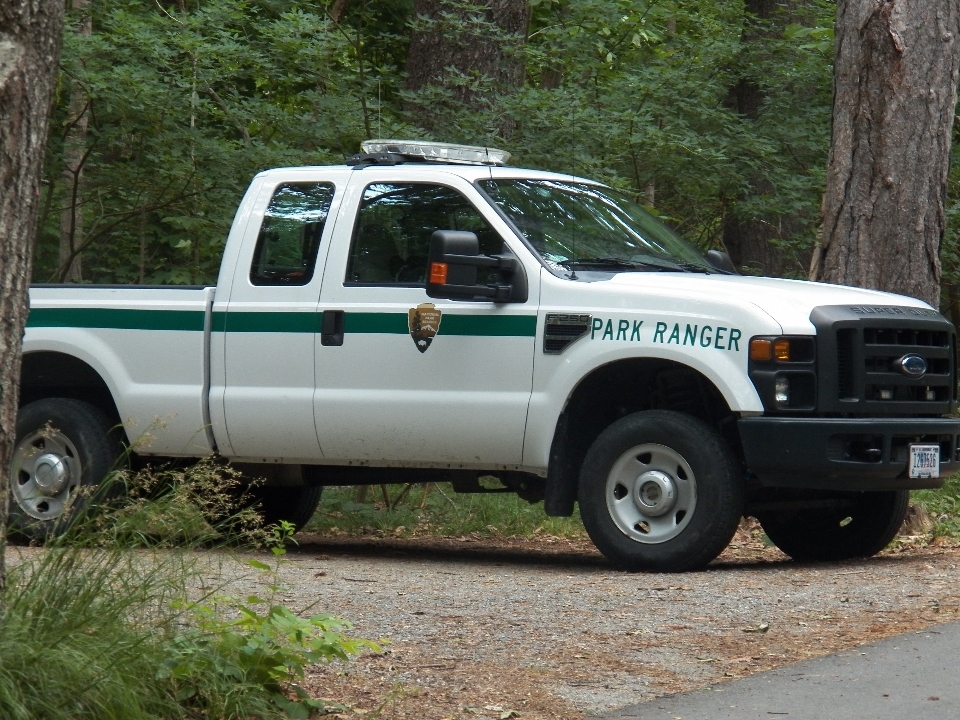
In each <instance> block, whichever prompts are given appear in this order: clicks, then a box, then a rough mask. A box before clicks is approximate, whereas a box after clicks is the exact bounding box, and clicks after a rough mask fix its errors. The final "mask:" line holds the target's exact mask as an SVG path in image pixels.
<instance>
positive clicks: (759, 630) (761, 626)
mask: <svg viewBox="0 0 960 720" xmlns="http://www.w3.org/2000/svg"><path fill="white" fill-rule="evenodd" d="M769 629H770V625H769V623H760V624H759V625H757V626H756V627H747V628H742V630H743V632H746V633H765V632H766V631H767V630H769Z"/></svg>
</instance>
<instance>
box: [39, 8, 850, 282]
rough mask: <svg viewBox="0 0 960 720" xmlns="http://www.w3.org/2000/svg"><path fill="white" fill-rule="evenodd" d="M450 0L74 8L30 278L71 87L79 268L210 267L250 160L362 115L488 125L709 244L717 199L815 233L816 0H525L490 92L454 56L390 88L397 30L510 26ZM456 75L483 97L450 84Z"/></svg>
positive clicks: (280, 155)
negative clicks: (739, 95)
mask: <svg viewBox="0 0 960 720" xmlns="http://www.w3.org/2000/svg"><path fill="white" fill-rule="evenodd" d="M448 4H449V5H450V8H448V10H449V12H446V13H444V14H441V16H439V18H437V19H434V20H428V19H426V18H424V17H418V16H415V15H414V13H413V4H412V2H410V1H409V0H389V1H388V2H383V3H347V4H346V6H345V7H346V11H345V13H344V15H343V16H342V17H338V18H336V19H334V18H332V17H331V15H330V13H331V10H332V7H333V3H332V2H324V1H320V0H307V1H306V2H297V3H294V2H293V1H292V0H241V1H240V2H236V1H235V0H210V2H205V3H193V2H186V3H180V4H178V5H176V6H174V5H170V6H167V5H164V4H163V3H160V4H158V3H141V2H135V1H134V0H103V1H102V2H97V3H93V4H92V5H91V7H92V8H93V9H92V12H93V17H92V20H93V31H92V33H91V34H90V35H84V33H83V32H82V31H81V24H80V17H79V15H78V14H77V13H76V12H75V11H74V12H73V13H72V15H71V24H70V27H69V29H68V32H67V36H66V39H65V45H64V53H63V66H64V71H63V73H62V76H61V82H60V89H59V94H58V98H57V104H56V109H55V113H54V122H53V125H52V127H53V132H52V135H51V140H50V144H49V158H48V162H47V179H46V186H45V193H46V195H45V203H44V208H45V212H44V214H43V219H42V232H41V234H40V237H39V239H38V245H37V253H36V266H35V267H36V270H35V279H36V280H38V281H47V280H50V279H55V278H56V277H57V265H58V257H57V247H58V236H59V218H60V212H59V210H60V208H61V207H62V206H64V205H66V204H69V202H70V198H71V197H72V190H73V188H72V186H71V185H70V184H69V183H66V182H65V181H64V179H63V177H62V172H61V168H62V160H63V149H64V147H63V144H64V139H65V138H66V137H67V134H68V132H69V130H70V129H71V128H72V127H73V126H74V123H75V121H76V117H72V116H71V110H70V107H71V99H72V98H74V97H75V96H76V97H81V98H86V99H87V100H88V101H89V104H88V106H87V117H88V118H89V121H90V126H89V130H88V133H87V137H86V140H85V150H86V151H87V153H88V155H87V157H86V161H85V165H84V176H83V184H82V186H81V192H80V194H79V196H78V197H79V199H80V201H81V203H82V208H83V232H84V242H85V243H89V245H88V246H87V251H86V253H85V255H84V257H85V265H84V280H85V281H88V282H141V283H200V282H203V283H208V282H212V281H213V280H214V279H215V277H216V273H217V269H218V265H219V258H220V253H221V251H222V249H223V246H224V243H225V240H226V235H227V231H228V229H229V227H230V223H231V220H232V218H233V214H234V212H235V209H236V207H237V204H238V202H239V200H240V198H241V196H242V194H243V191H244V189H245V187H246V185H247V184H248V182H249V180H250V178H251V177H252V175H254V174H255V173H256V172H258V171H260V170H262V169H265V168H267V167H276V166H284V165H302V164H324V163H331V162H340V161H342V159H343V158H344V157H346V156H348V155H350V154H352V153H354V152H356V151H357V150H358V149H359V147H358V146H359V142H360V141H361V140H362V139H364V138H366V137H371V136H376V135H379V136H421V137H427V136H431V137H433V138H434V139H439V140H447V141H462V142H468V143H471V144H482V143H488V144H496V145H498V146H503V147H506V148H507V149H509V150H511V152H513V154H514V156H515V162H516V163H517V164H519V165H525V166H529V167H535V168H543V169H551V170H557V171H560V172H570V173H576V174H580V175H588V176H592V177H597V178H599V179H603V180H606V181H608V182H610V183H612V184H614V185H616V186H619V187H622V188H624V189H626V190H628V191H630V192H632V193H633V194H634V195H635V196H643V197H647V198H649V197H651V196H655V201H654V202H655V209H656V211H657V212H658V213H659V214H660V215H662V216H663V217H665V218H667V219H669V220H671V221H673V222H674V223H675V224H676V225H677V226H678V227H679V229H680V230H681V231H682V232H683V233H684V234H685V235H686V236H688V237H689V238H691V239H692V240H694V241H696V242H698V243H699V244H700V245H701V246H702V247H711V246H719V245H721V244H722V227H723V222H724V218H725V217H727V216H730V215H733V216H735V217H737V218H740V219H742V220H750V219H759V220H760V221H762V222H765V223H767V224H768V225H769V226H770V227H773V228H776V227H777V225H778V222H779V219H781V218H790V219H791V220H792V221H793V222H794V224H796V223H799V224H800V225H801V227H802V230H801V231H800V232H799V233H793V232H791V233H781V234H780V235H779V236H777V233H774V235H775V236H776V237H775V240H774V241H775V242H778V243H780V244H782V245H783V246H784V247H785V248H786V249H788V250H790V251H791V252H798V253H799V252H802V251H803V250H804V249H805V248H809V247H810V246H811V245H812V243H813V240H814V237H815V234H816V224H817V222H818V208H819V196H820V193H821V191H822V187H823V182H824V167H825V164H826V152H827V149H828V142H829V112H830V86H831V67H830V53H829V52H828V51H827V44H829V42H830V30H829V28H830V26H832V14H833V12H834V5H833V4H832V3H831V2H828V0H810V2H809V3H806V4H805V14H806V19H804V20H803V21H802V22H800V21H794V22H792V23H790V24H784V23H779V24H777V23H773V22H771V21H764V22H761V21H758V20H756V19H754V18H751V17H749V16H747V15H746V14H745V13H744V10H743V6H742V4H741V3H717V2H715V1H714V0H616V1H615V2H607V1H606V0H604V1H603V2H601V0H537V1H536V2H533V3H531V11H532V16H531V21H530V28H529V33H528V37H527V41H526V43H525V44H523V46H522V47H519V48H515V49H514V51H513V52H516V53H519V55H520V58H521V59H522V61H523V63H524V65H525V67H526V81H525V83H524V85H523V87H520V88H517V89H516V90H515V91H513V92H509V93H505V92H504V89H503V88H499V87H497V85H496V83H495V82H494V79H492V78H487V77H484V76H481V75H477V74H468V75H463V74H462V73H460V74H458V73H456V72H454V71H453V70H452V69H451V71H450V77H448V78H447V79H446V80H445V81H444V82H441V83H438V84H436V85H434V86H431V87H428V88H425V89H423V90H421V91H418V92H414V93H410V92H406V91H403V90H401V88H402V86H403V75H402V70H403V66H404V64H405V62H406V48H407V46H408V44H409V38H410V36H411V34H412V33H413V32H416V31H424V30H426V29H429V28H428V27H427V26H428V25H429V24H430V23H431V22H432V23H433V24H434V25H436V24H437V23H440V24H441V25H443V27H444V28H445V29H446V30H449V31H450V32H454V31H455V32H457V33H459V34H465V36H469V37H470V38H473V39H474V41H475V43H474V44H478V43H483V42H494V43H500V44H502V43H503V42H506V40H507V39H506V38H504V37H502V32H501V31H500V30H499V28H497V27H496V26H495V25H494V24H493V23H491V22H489V21H488V20H485V19H484V17H483V16H482V14H480V13H479V12H472V13H471V12H468V11H469V10H470V8H471V7H472V6H471V5H470V4H469V3H464V2H462V1H461V0H449V2H448ZM451 8H452V9H451ZM454 10H455V11H456V12H454ZM447 26H450V27H447ZM784 27H785V28H786V30H783V28H784ZM778 28H779V29H778ZM511 43H512V41H511ZM738 83H750V84H752V85H753V86H756V87H757V88H758V89H759V91H761V92H762V96H763V101H762V104H761V106H760V108H759V111H758V113H757V114H756V117H747V116H745V115H742V114H740V113H738V112H737V111H736V109H735V108H734V106H733V104H732V102H731V97H732V96H731V93H732V91H733V89H734V88H735V87H736V86H737V85H738ZM464 88H466V89H469V90H470V92H472V93H475V94H479V95H483V96H489V97H490V102H489V103H488V104H487V105H484V104H483V103H480V104H478V105H477V106H475V107H473V106H471V109H470V110H466V109H465V108H464V107H463V106H462V105H461V104H458V103H456V102H453V103H451V98H452V97H457V96H458V93H460V92H461V91H462V90H463V89H464ZM411 107H428V108H431V110H433V111H435V112H434V115H435V123H434V124H433V127H434V128H435V129H434V130H433V132H432V133H427V132H425V131H423V130H422V129H418V128H417V127H415V126H413V125H411V124H410V116H409V114H408V111H409V109H410V108H411ZM75 113H76V107H74V114H75ZM505 117H506V118H508V120H509V121H505V119H504V118H505ZM436 128H439V129H436ZM502 133H506V136H503V135H502ZM801 271H802V268H800V267H797V268H796V272H797V274H799V273H800V272H801Z"/></svg>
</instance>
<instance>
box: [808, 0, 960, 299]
mask: <svg viewBox="0 0 960 720" xmlns="http://www.w3.org/2000/svg"><path fill="white" fill-rule="evenodd" d="M958 66H960V4H958V3H957V2H956V0H924V2H916V1H915V0H842V1H841V2H839V3H838V4H837V22H836V60H835V64H834V100H833V137H832V140H831V146H830V158H829V161H828V167H827V188H826V193H825V194H824V199H823V240H822V241H821V245H820V247H818V248H817V250H816V251H815V252H814V257H813V261H812V263H811V268H810V276H811V278H813V279H816V280H823V281H826V282H834V283H843V284H847V285H857V286H860V287H867V288H876V289H879V290H888V291H892V292H897V293H901V294H904V295H911V296H913V297H918V298H920V299H921V300H925V301H926V302H928V303H930V304H931V305H933V306H934V307H938V306H939V304H940V242H941V240H942V238H943V232H944V204H945V198H946V190H947V173H948V170H949V162H950V139H951V128H952V126H953V118H954V110H955V106H956V102H957V73H958Z"/></svg>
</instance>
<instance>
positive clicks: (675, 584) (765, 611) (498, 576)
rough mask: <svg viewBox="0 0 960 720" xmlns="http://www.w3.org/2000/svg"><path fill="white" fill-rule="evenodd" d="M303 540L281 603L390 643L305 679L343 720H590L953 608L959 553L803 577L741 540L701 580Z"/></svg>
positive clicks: (570, 548)
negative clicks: (341, 708) (365, 718)
mask: <svg viewBox="0 0 960 720" xmlns="http://www.w3.org/2000/svg"><path fill="white" fill-rule="evenodd" d="M298 539H299V540H300V542H301V545H300V547H299V548H298V549H296V550H295V551H293V552H291V553H290V554H289V555H288V559H289V562H288V563H287V564H286V566H285V568H284V570H283V575H284V579H285V581H286V582H287V583H288V584H289V588H290V590H289V592H288V593H287V596H286V598H285V599H286V600H287V602H288V603H289V604H291V605H292V606H293V607H297V608H299V607H302V606H305V605H307V604H309V603H310V602H314V601H316V603H317V605H316V611H325V612H326V611H329V612H334V613H336V614H339V615H341V616H343V617H346V618H348V619H351V620H352V621H354V623H355V624H356V633H357V634H359V635H362V636H364V637H368V638H379V637H386V638H389V639H390V640H391V643H390V644H389V646H388V648H389V649H388V651H387V652H386V653H385V654H383V655H380V656H372V655H369V656H365V657H361V658H359V659H356V660H354V661H353V662H351V663H350V664H349V665H348V666H337V667H330V668H325V669H319V670H318V671H317V672H316V673H314V674H312V675H311V677H310V682H309V685H310V687H311V689H312V690H313V691H314V692H315V693H316V694H317V695H319V696H321V697H326V698H335V699H338V700H340V701H342V702H345V703H346V704H348V705H349V706H350V707H351V711H350V712H349V713H345V714H342V717H343V718H347V717H350V718H356V717H358V716H362V715H364V714H370V713H371V712H372V713H373V716H378V717H383V718H417V719H421V718H426V719H430V720H441V719H443V718H463V719H464V720H466V719H467V718H470V719H476V720H479V719H480V718H507V717H510V716H511V711H513V712H515V713H517V714H518V715H517V716H519V717H521V718H527V719H530V720H533V719H537V718H564V719H574V718H583V717H586V716H588V715H590V714H596V713H599V712H603V711H605V710H607V709H610V708H615V707H620V706H623V705H626V704H629V703H636V702H640V701H643V700H646V699H650V698H652V697H656V696H659V695H663V694H665V693H672V692H678V691H683V690H690V689H694V688H698V687H703V686H704V685H708V684H711V683H716V682H721V681H723V680H725V679H727V678H732V677H741V676H744V675H748V674H751V673H754V672H757V671H760V670H765V669H769V668H773V667H777V666H780V665H784V664H786V663H790V662H794V661H796V660H800V659H804V658H808V657H814V656H819V655H823V654H826V653H830V652H833V651H836V650H839V649H843V648H850V647H855V646H857V645H859V644H862V643H865V642H870V641H873V640H878V639H880V638H883V637H887V636H889V635H893V634H897V633H901V632H905V631H908V630H912V629H917V628H920V627H925V626H928V625H931V624H934V623H939V622H947V621H950V620H955V619H958V612H960V577H958V570H957V565H958V563H960V548H949V547H927V548H909V547H907V548H901V549H900V550H898V551H893V552H888V553H887V554H885V555H884V556H882V557H878V558H874V559H872V560H869V561H863V562H850V563H839V564H830V565H807V566H804V565H796V564H794V563H792V562H789V561H788V560H786V558H785V557H784V556H783V555H781V554H780V553H779V552H778V551H777V550H775V549H772V548H766V547H764V546H763V545H762V544H761V543H760V541H759V532H758V531H755V532H753V533H750V532H741V533H738V536H737V538H736V539H735V541H734V543H733V544H732V545H731V547H730V549H728V550H727V551H726V552H725V553H724V555H723V556H721V558H720V559H719V560H718V561H717V562H715V563H714V564H713V565H712V566H711V567H710V569H708V570H706V571H704V572H699V573H688V574H683V575H649V574H646V575H643V574H640V575H630V574H626V573H621V572H618V571H616V570H614V569H612V568H611V567H610V566H609V565H608V564H607V563H606V561H605V560H604V559H603V558H602V557H601V556H600V555H598V554H597V553H596V551H595V550H594V549H593V548H592V546H590V545H589V543H587V542H586V541H584V542H579V541H564V540H557V539H540V540H522V539H505V540H491V539H478V538H459V539H436V538H421V539H403V540H401V539H392V538H380V539H369V540H357V539H356V538H342V537H320V536H304V537H300V538H298ZM378 709H379V713H377V710H378Z"/></svg>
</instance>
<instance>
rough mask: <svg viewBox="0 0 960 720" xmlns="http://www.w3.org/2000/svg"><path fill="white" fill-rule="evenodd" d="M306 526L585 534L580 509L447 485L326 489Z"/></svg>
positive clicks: (411, 532) (410, 532) (413, 532)
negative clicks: (561, 510)
mask: <svg viewBox="0 0 960 720" xmlns="http://www.w3.org/2000/svg"><path fill="white" fill-rule="evenodd" d="M491 485H493V483H491ZM305 529H306V530H307V531H314V532H338V531H340V532H345V533H349V534H359V535H363V534H384V533H390V534H393V535H398V536H401V537H403V536H417V535H442V536H454V537H459V536H462V535H481V536H487V537H510V536H522V537H533V536H535V535H540V534H543V535H552V536H558V537H577V538H579V537H586V532H585V531H584V529H583V524H582V523H581V522H580V517H579V515H578V514H577V513H574V515H573V516H572V517H568V518H567V517H560V518H554V517H547V516H546V515H545V514H544V512H543V504H542V503H536V504H531V503H528V502H527V501H526V500H522V499H520V498H519V497H517V496H516V495H515V494H513V493H489V494H487V493H482V494H459V495H458V494H456V493H454V492H453V488H452V487H451V486H450V485H449V484H448V483H436V484H434V483H431V484H428V485H414V486H405V485H385V486H382V487H381V486H373V487H368V488H356V487H331V488H325V489H324V491H323V499H322V501H321V503H320V508H319V510H318V512H317V513H316V514H315V515H314V516H313V518H312V519H311V520H310V522H309V523H308V524H307V526H306V528H305Z"/></svg>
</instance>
